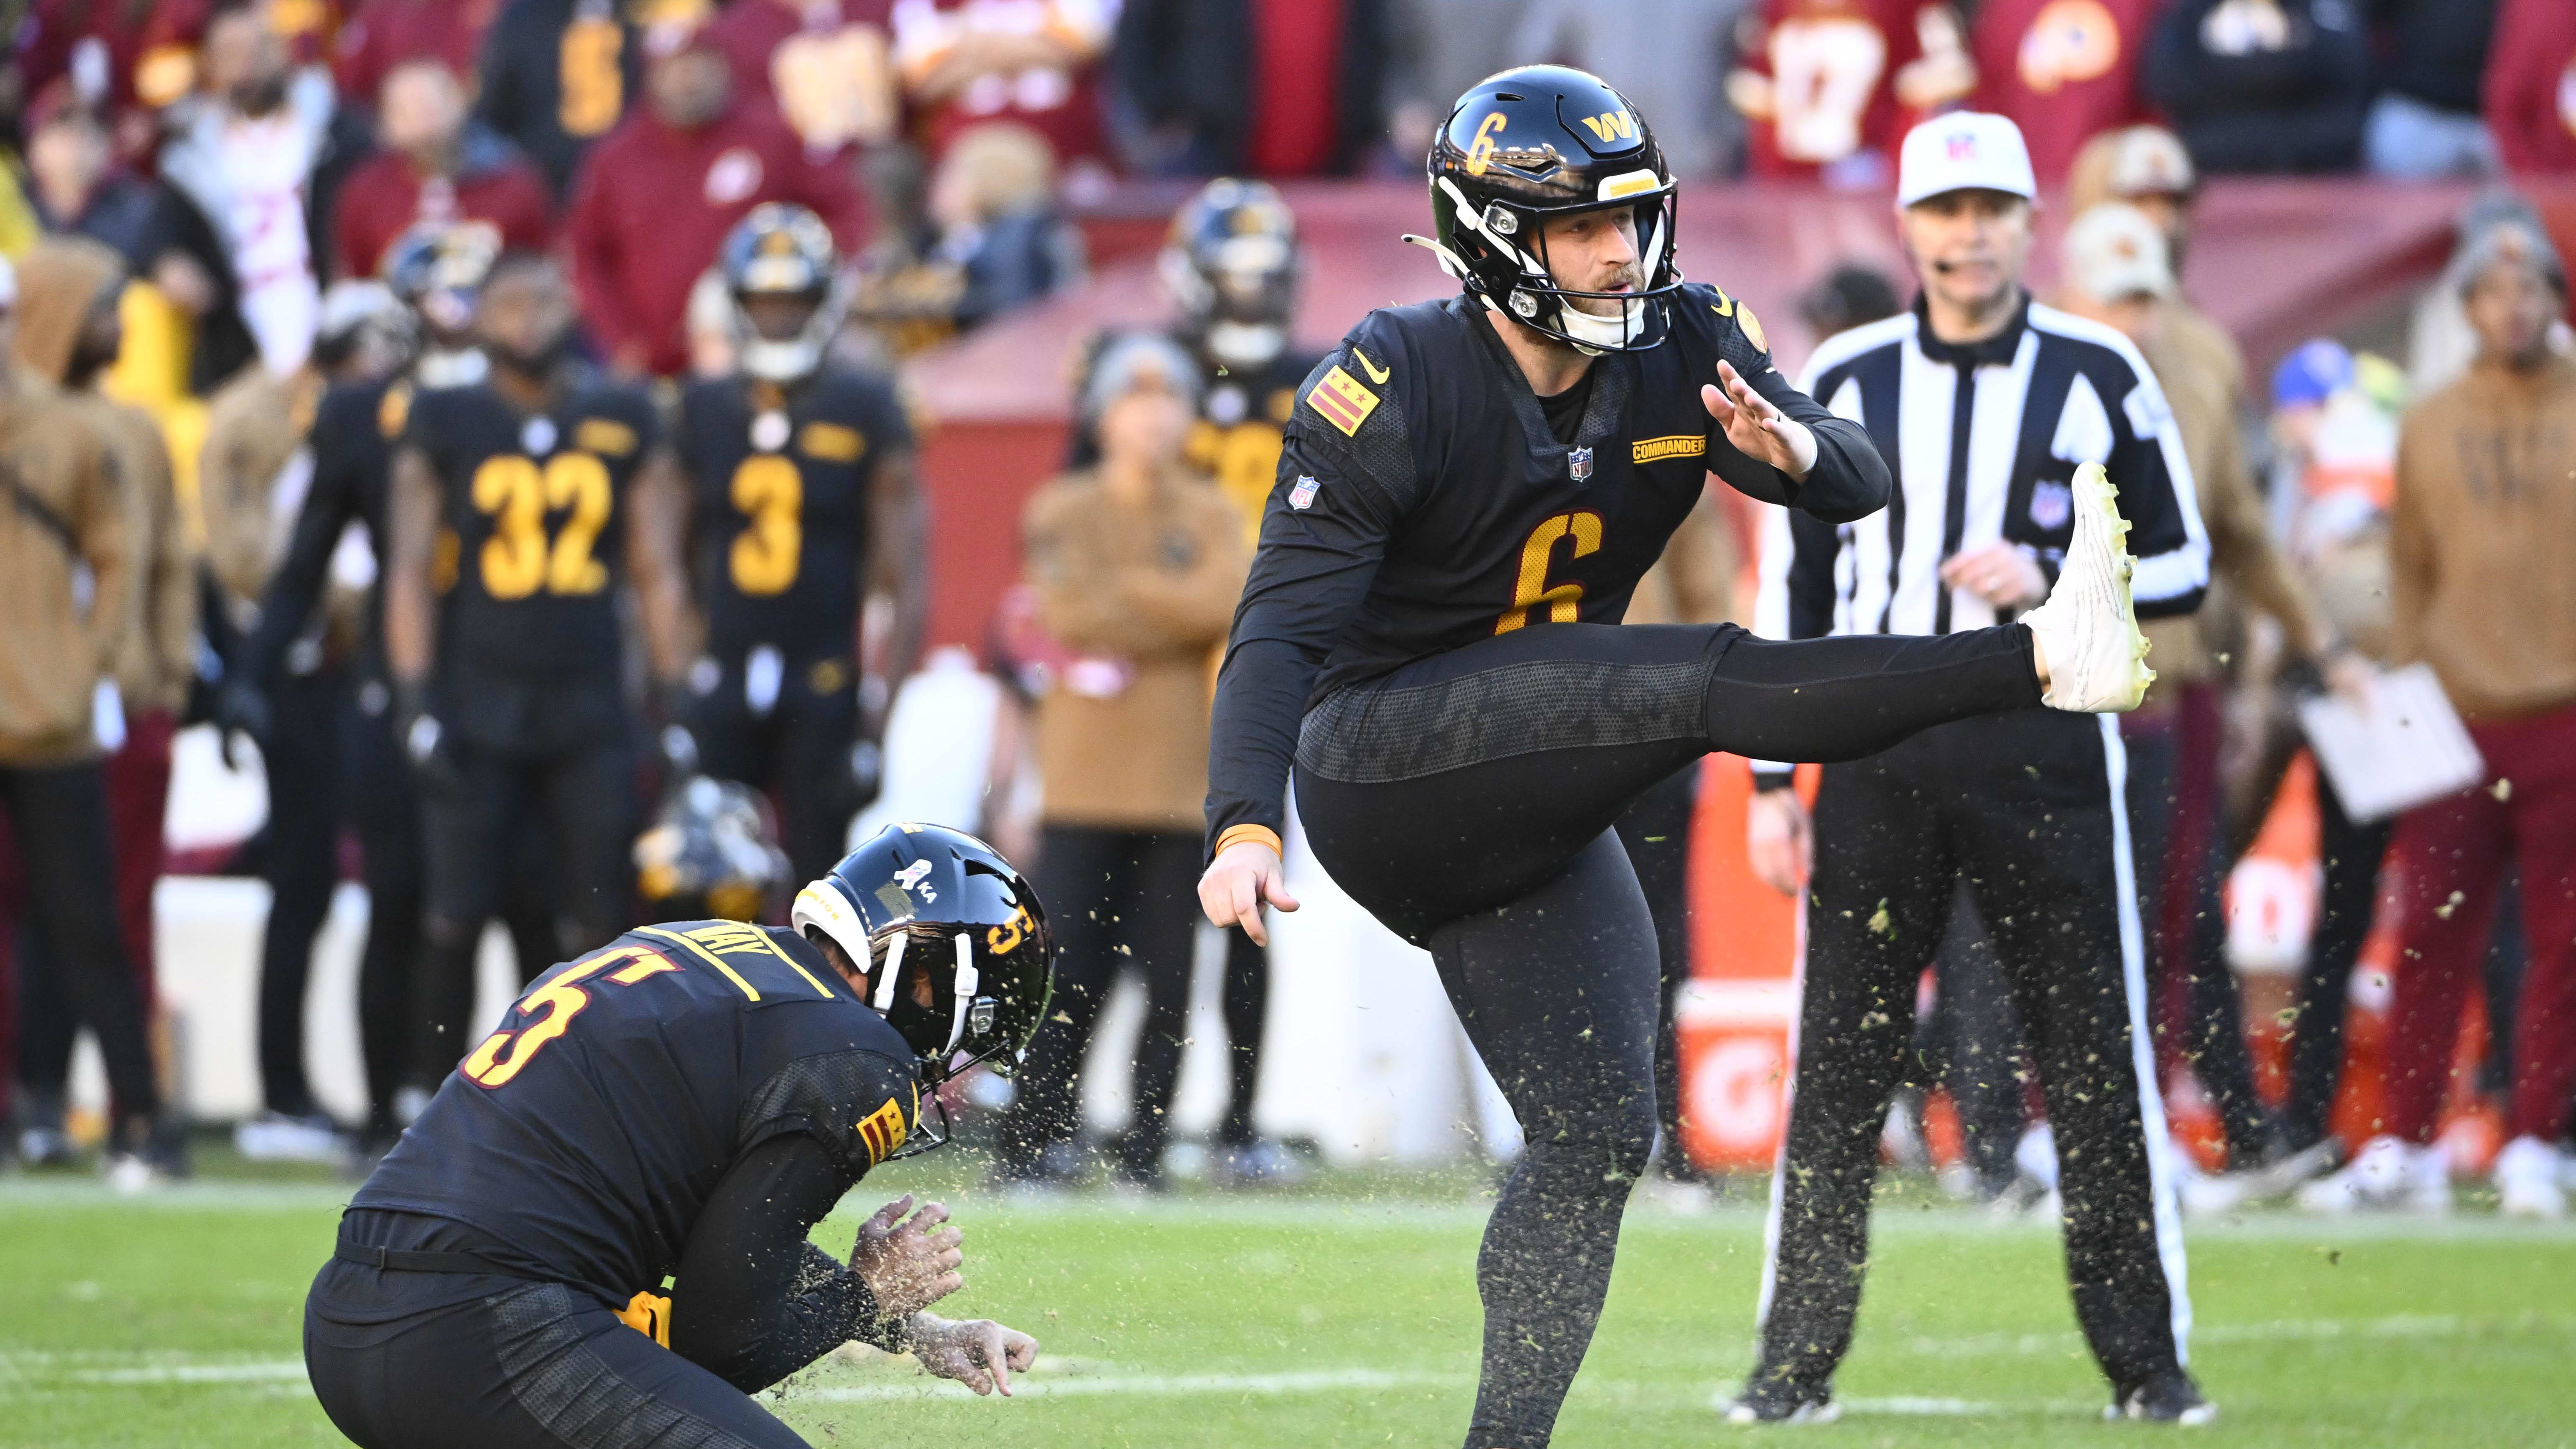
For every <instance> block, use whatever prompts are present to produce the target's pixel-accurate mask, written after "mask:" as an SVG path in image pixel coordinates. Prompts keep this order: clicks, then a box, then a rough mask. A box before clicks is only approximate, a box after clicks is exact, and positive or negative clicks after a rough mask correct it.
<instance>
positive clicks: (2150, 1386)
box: [2102, 1371, 2218, 1428]
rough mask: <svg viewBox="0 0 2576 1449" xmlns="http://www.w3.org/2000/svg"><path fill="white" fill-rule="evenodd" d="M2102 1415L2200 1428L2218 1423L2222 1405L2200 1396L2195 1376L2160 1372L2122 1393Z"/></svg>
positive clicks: (2104, 1416)
mask: <svg viewBox="0 0 2576 1449" xmlns="http://www.w3.org/2000/svg"><path fill="white" fill-rule="evenodd" d="M2102 1417H2103V1418H2105V1419H2136V1420H2138V1421H2140V1422H2142V1423H2148V1424H2180V1425H2182V1426H2183V1427H2185V1428H2198V1427H2199V1426H2201V1425H2203V1424H2210V1423H2215V1422H2217V1420H2218V1406H2217V1405H2216V1404H2213V1403H2211V1402H2210V1401H2209V1400H2207V1399H2204V1398H2202V1397H2201V1396H2200V1386H2199V1385H2198V1384H2195V1383H2193V1382H2192V1381H2191V1375H2189V1374H2186V1373H2182V1372H2179V1371H2177V1372H2174V1373H2169V1374H2160V1375H2158V1376H2156V1377H2155V1378H2152V1379H2149V1380H2147V1381H2146V1382H2145V1383H2143V1384H2141V1385H2139V1386H2138V1387H2136V1388H2134V1389H2131V1390H2129V1391H2128V1392H2127V1393H2125V1394H2122V1395H2120V1396H2119V1397H2118V1398H2117V1399H2115V1400H2113V1401H2112V1404H2111V1407H2109V1408H2107V1409H2104V1410H2103V1411H2102Z"/></svg>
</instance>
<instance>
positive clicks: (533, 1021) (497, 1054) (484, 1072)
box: [457, 946, 680, 1089]
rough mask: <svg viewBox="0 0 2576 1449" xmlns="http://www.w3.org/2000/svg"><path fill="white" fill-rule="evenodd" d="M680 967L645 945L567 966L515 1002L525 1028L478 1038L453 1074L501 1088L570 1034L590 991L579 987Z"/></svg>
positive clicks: (623, 981)
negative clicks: (550, 1044)
mask: <svg viewBox="0 0 2576 1449" xmlns="http://www.w3.org/2000/svg"><path fill="white" fill-rule="evenodd" d="M679 969H680V967H679V963H677V962H675V961H673V960H672V959H671V958H669V957H668V956H665V955H663V954H662V953H661V952H659V951H656V950H654V949H653V948H652V947H650V946H618V947H613V948H611V949H609V950H606V951H602V952H600V953H599V954H598V955H596V956H593V957H591V958H590V959H589V960H587V961H580V962H576V963H574V964H573V965H571V966H567V967H565V968H564V969H563V970H562V971H561V972H559V973H557V974H556V975H555V977H554V979H553V980H551V981H548V982H546V983H544V984H543V985H541V986H539V987H537V989H535V990H534V991H531V992H529V993H528V994H527V995H526V996H524V997H522V998H520V1000H519V1011H520V1013H521V1014H522V1015H524V1016H526V1017H527V1018H528V1019H527V1021H526V1022H525V1023H524V1024H522V1025H521V1026H519V1027H518V1028H517V1029H515V1030H505V1031H496V1032H494V1033H492V1034H491V1035H490V1036H487V1037H485V1038H483V1044H482V1045H481V1046H478V1047H476V1048H475V1049H474V1051H473V1054H472V1055H470V1056H468V1057H467V1058H466V1059H465V1065H463V1066H461V1067H458V1068H457V1070H458V1071H460V1072H463V1073H464V1074H465V1079H466V1080H467V1081H469V1082H472V1083H474V1084H475V1085H476V1086H478V1087H483V1088H486V1089H489V1088H495V1087H506V1086H508V1085H509V1084H510V1081H511V1079H512V1078H514V1077H516V1076H518V1075H519V1071H520V1069H521V1068H522V1067H525V1066H526V1065H527V1064H528V1063H529V1062H530V1061H532V1060H534V1059H535V1058H536V1055H537V1053H539V1052H541V1051H544V1050H545V1048H546V1043H548V1042H551V1041H553V1040H554V1039H555V1038H557V1037H559V1036H562V1035H563V1034H564V1033H565V1032H566V1031H568V1030H570V1029H571V1028H572V1019H573V1018H574V1017H576V1016H579V1015H581V1013H582V1011H583V1009H584V1008H586V1007H588V1006H589V1005H590V989H589V988H588V987H587V986H585V985H584V984H583V983H585V982H590V981H592V980H594V978H602V979H605V980H608V981H612V982H614V983H616V984H617V985H619V986H632V985H634V984H635V983H636V982H638V981H642V980H644V979H646V978H647V977H652V976H658V975H660V974H661V973H663V972H665V971H677V970H679Z"/></svg>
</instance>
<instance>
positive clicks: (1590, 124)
mask: <svg viewBox="0 0 2576 1449" xmlns="http://www.w3.org/2000/svg"><path fill="white" fill-rule="evenodd" d="M1428 169H1429V171H1430V176H1431V215H1432V222H1433V231H1434V235H1433V237H1431V238H1430V239H1428V240H1426V239H1424V238H1421V237H1408V238H1407V240H1409V241H1415V242H1420V243H1422V244H1423V245H1426V246H1429V247H1431V249H1432V250H1433V251H1435V252H1438V253H1439V255H1440V264H1441V266H1442V267H1443V268H1444V269H1446V270H1447V271H1448V273H1449V274H1450V275H1451V276H1453V277H1456V278H1457V279H1458V280H1459V281H1460V282H1462V283H1464V284H1466V288H1467V290H1468V291H1469V292H1470V293H1472V294H1474V295H1475V296H1478V297H1481V298H1483V299H1484V301H1485V303H1486V305H1487V306H1490V307H1493V308H1495V309H1496V310H1498V311H1501V312H1504V313H1506V314H1508V315H1509V316H1511V317H1513V318H1515V319H1517V320H1518V321H1520V322H1522V323H1523V324H1525V325H1527V326H1528V327H1530V328H1532V329H1533V330H1535V331H1539V332H1544V333H1546V334H1547V335H1548V336H1550V337H1555V338H1560V339H1562V340H1564V341H1566V342H1571V343H1573V344H1574V345H1575V346H1577V347H1579V348H1582V349H1583V350H1585V351H1586V352H1596V353H1597V352H1643V351H1645V350H1647V349H1648V348H1651V347H1656V346H1660V345H1661V344H1662V343H1663V340H1664V337H1665V335H1666V333H1667V332H1668V330H1669V318H1668V317H1667V315H1666V305H1667V299H1668V298H1670V297H1671V295H1672V294H1673V292H1674V291H1675V290H1676V289H1677V288H1679V287H1680V286H1681V281H1682V274H1681V270H1680V268H1678V267H1676V266H1674V265H1673V214H1674V212H1673V198H1674V195H1675V192H1676V188H1675V186H1674V184H1673V174H1672V171H1671V169H1670V168H1669V167H1667V166H1666V165H1665V164H1664V153H1663V149H1662V148H1661V147H1659V146H1657V145H1656V144H1655V135H1654V132H1652V131H1650V130H1648V129H1647V127H1646V122H1645V119H1644V118H1643V117H1641V116H1639V115H1638V114H1637V112H1636V108H1635V107H1633V106H1630V105H1629V104H1628V100H1627V98H1626V97H1625V96H1622V95H1620V94H1619V93H1618V92H1617V91H1615V90H1612V89H1611V88H1610V87H1609V85H1608V84H1606V83H1605V82H1603V81H1602V80H1601V79H1600V77H1598V76H1594V75H1589V74H1587V73H1585V72H1583V71H1579V70H1575V69H1573V68H1572V67H1570V66H1561V65H1525V66H1521V67H1519V68H1518V69H1515V70H1507V71H1504V72H1503V73H1502V74H1500V75H1495V76H1488V77H1487V78H1485V79H1484V80H1482V81H1479V82H1477V84H1476V85H1475V86H1474V87H1473V88H1472V89H1470V90H1469V91H1468V92H1467V93H1466V94H1465V95H1463V96H1460V97H1459V98H1458V104H1457V106H1456V107H1455V108H1453V109H1452V110H1451V111H1450V112H1449V123H1448V124H1447V125H1445V126H1443V127H1441V129H1440V134H1439V135H1438V137H1436V138H1435V139H1434V140H1433V141H1432V143H1431V159H1430V163H1429V168H1428ZM1618 206H1624V207H1630V208H1633V209H1634V210H1635V212H1636V219H1637V258H1638V262H1639V264H1640V267H1641V269H1642V270H1643V271H1644V273H1645V286H1644V288H1643V289H1642V290H1641V291H1637V292H1585V291H1578V290H1573V289H1569V288H1566V287H1561V286H1559V285H1557V282H1556V279H1555V277H1554V276H1552V275H1551V274H1550V273H1549V272H1548V268H1547V248H1546V243H1545V241H1544V239H1543V237H1542V231H1543V229H1544V226H1545V224H1546V222H1547V220H1548V218H1550V217H1555V216H1564V215H1568V214H1570V213H1573V212H1578V211H1599V210H1605V209H1607V208H1610V207H1618ZM1585 300H1609V301H1615V302H1617V303H1618V304H1619V306H1618V308H1617V310H1616V311H1615V312H1614V313H1613V314H1612V315H1608V316H1603V315H1597V314H1594V313H1590V312H1586V311H1584V310H1582V309H1581V308H1580V307H1579V306H1576V305H1574V304H1575V303H1576V302H1577V301H1585Z"/></svg>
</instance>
